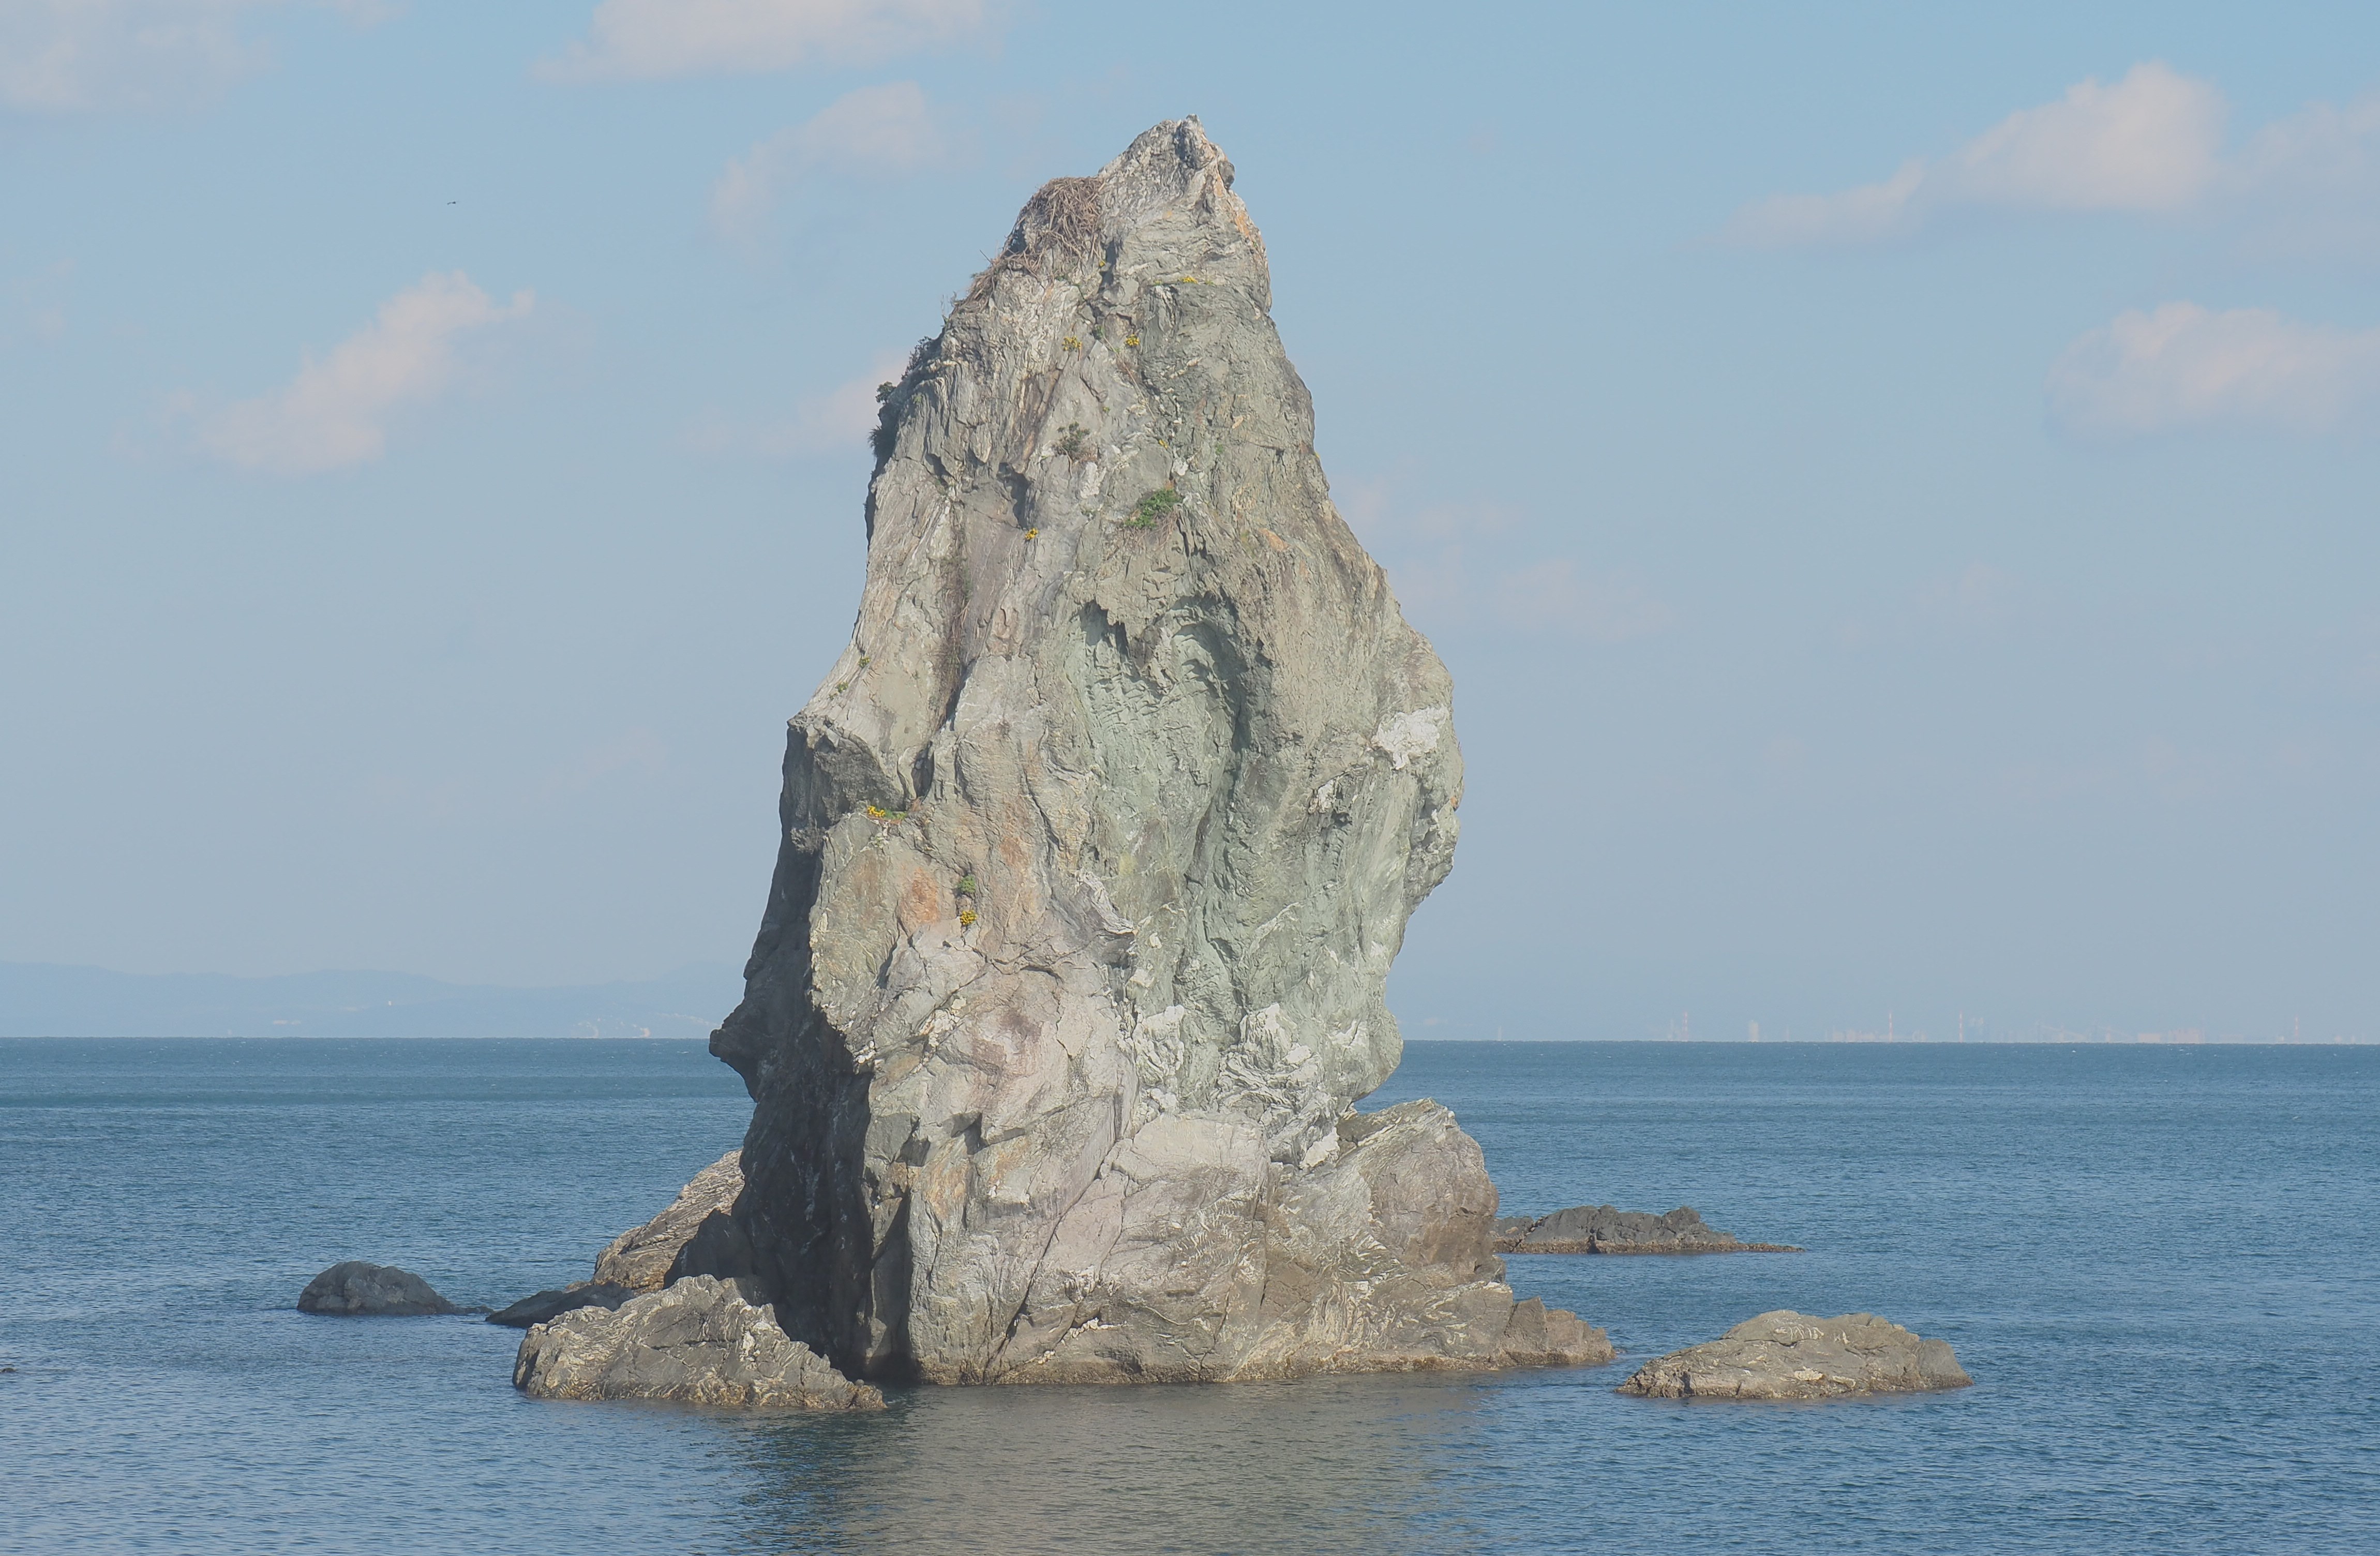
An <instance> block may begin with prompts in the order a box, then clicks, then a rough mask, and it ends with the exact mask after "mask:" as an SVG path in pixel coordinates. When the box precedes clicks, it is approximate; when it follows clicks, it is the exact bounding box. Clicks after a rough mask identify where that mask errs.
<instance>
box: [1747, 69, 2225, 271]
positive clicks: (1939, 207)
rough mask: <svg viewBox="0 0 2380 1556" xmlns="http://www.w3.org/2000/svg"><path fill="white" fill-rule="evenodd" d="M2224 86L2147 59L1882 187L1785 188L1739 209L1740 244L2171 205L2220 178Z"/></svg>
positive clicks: (1849, 237) (1910, 167)
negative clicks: (1996, 212) (1989, 211)
mask: <svg viewBox="0 0 2380 1556" xmlns="http://www.w3.org/2000/svg"><path fill="white" fill-rule="evenodd" d="M2226 112H2227V110H2226V106H2225V103H2224V101H2223V94H2222V93H2221V92H2220V91H2217V90H2216V87H2215V86H2214V84H2213V83H2211V82H2208V81H2202V80H2195V79H2192V78H2190V77H2187V76H2182V75H2179V74H2176V73H2175V72H2174V71H2173V70H2171V69H2170V68H2168V67H2166V66H2165V65H2162V64H2160V63H2157V62H2155V61H2151V62H2149V63H2146V64H2143V65H2136V66H2134V67H2132V68H2131V70H2130V71H2128V72H2127V73H2126V74H2125V76H2124V79H2122V80H2120V81H2117V82H2115V83H2114V84H2113V85H2107V84H2103V83H2102V82H2100V81H2099V80H2098V79H2096V78H2094V79H2089V80H2085V81H2082V82H2080V83H2078V84H2077V85H2075V86H2073V87H2070V88H2069V89H2068V91H2067V93H2066V95H2065V96H2064V97H2062V98H2060V99H2059V100H2058V101H2057V102H2055V103H2044V104H2042V105H2041V106H2039V107H2037V108H2026V109H2023V110H2021V111H2020V112H2018V113H2014V114H2011V115H2009V116H2008V117H2007V118H2005V119H2003V120H2001V121H2000V122H1999V123H1998V125H1996V126H1994V127H1993V128H1990V129H1989V130H1986V131H1985V133H1983V134H1982V135H1980V136H1977V137H1976V138H1975V139H1974V140H1971V141H1969V142H1967V144H1965V145H1964V146H1961V147H1960V148H1959V149H1958V150H1957V151H1956V152H1952V153H1951V154H1950V155H1949V156H1947V157H1944V158H1941V159H1939V160H1938V161H1933V162H1925V161H1911V162H1908V163H1904V164H1902V165H1901V168H1900V171H1899V172H1898V173H1896V174H1894V175H1893V176H1891V177H1890V178H1888V179H1887V180H1885V181H1884V182H1882V183H1879V184H1868V185H1864V186H1863V187H1861V188H1853V189H1846V190H1843V191H1841V192H1840V193H1838V194H1829V195H1782V196H1779V197H1777V198H1775V199H1772V200H1767V201H1761V202H1759V203H1758V204H1755V205H1752V206H1748V207H1746V208H1745V209H1744V210H1743V211H1741V212H1739V213H1737V214H1736V216H1735V218H1734V219H1733V220H1732V221H1731V222H1730V224H1729V225H1728V235H1729V236H1730V237H1732V238H1733V239H1735V240H1736V241H1738V242H1742V243H1746V244H1752V245H1755V246H1764V247H1775V246H1784V245H1791V244H1803V243H1859V242H1870V241H1874V240H1876V239H1878V238H1886V237H1900V236H1902V235H1905V234H1907V233H1910V232H1913V231H1914V230H1916V228H1917V227H1919V226H1920V225H1923V224H1924V223H1925V220H1926V219H1927V218H1928V217H1930V216H1932V215H1934V214H1935V213H1939V212H1943V211H1949V210H1956V209H1959V208H1961V207H1969V208H1972V207H1990V208H1998V209H2003V210H2030V211H2120V212H2174V211H2181V210H2185V209H2187V208H2189V207H2191V206H2192V205H2193V204H2194V203H2196V202H2197V201H2199V200H2200V199H2201V197H2202V196H2204V194H2205V193H2206V192H2207V191H2208V190H2209V189H2210V188H2213V187H2214V186H2215V184H2216V181H2217V177H2218V175H2219V174H2220V173H2221V171H2222V166H2221V164H2220V160H2219V153H2220V152H2221V149H2222V141H2223V122H2224V118H2225V115H2226Z"/></svg>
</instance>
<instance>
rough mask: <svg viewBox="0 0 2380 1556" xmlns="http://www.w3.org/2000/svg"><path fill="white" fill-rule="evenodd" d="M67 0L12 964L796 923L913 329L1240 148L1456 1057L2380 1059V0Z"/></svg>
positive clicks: (17, 154)
mask: <svg viewBox="0 0 2380 1556" xmlns="http://www.w3.org/2000/svg"><path fill="white" fill-rule="evenodd" d="M1486 15H1488V13H1481V12H1478V11H1475V10H1471V9H1462V8H1456V7H1446V6H1397V5H1366V6H1303V7H1283V6H1277V5H1274V6H1251V5H1233V4H1217V5H1207V6H1199V7H1196V8H1192V9H1184V8H1180V7H1140V8H1131V7H1122V8H1120V7H1113V6H1075V5H1069V4H1060V3H1057V0H1044V3H1041V4H1038V5H1025V4H1016V5H1002V4H999V3H996V0H678V3H668V4H665V3H663V0H602V3H601V4H597V3H595V0H572V3H568V4H564V3H560V0H552V3H527V0H524V3H517V4H513V5H508V6H502V7H495V6H464V5H460V4H443V3H434V0H414V3H409V4H370V3H362V0H356V3H349V4H344V5H343V4H334V3H320V4H303V3H273V0H0V170H5V171H4V172H0V190H5V193H6V215H5V217H0V395H5V406H6V415H5V416H0V667H5V668H4V669H0V730H5V732H6V738H5V740H0V750H5V753H6V755H5V760H0V814H5V815H6V818H7V820H6V823H5V825H0V881H4V882H5V886H0V960H17V961H61V962H79V963H93V964H99V965H104V966H115V967H121V968H126V969H129V970H139V971H167V970H173V971H218V972H241V973H271V972H289V971H299V970H306V969H310V968H317V967H327V966H370V967H388V968H396V969H402V970H406V971H411V972H419V973H426V974H431V975H433V976H437V977H442V978H448V979H463V980H485V981H495V982H508V983H540V982H576V981H594V980H600V979H612V978H641V977H646V976H650V975H651V974H654V973H657V972H659V971H662V970H664V969H666V968H669V967H671V966H676V965H678V964H681V963H685V962H688V961H696V960H708V961H735V960H740V958H741V957H742V955H743V954H744V953H745V951H746V949H747V947H748V944H749V941H750V935H751V932H752V930H753V927H754V925H755V924H756V922H757V920H758V916H759V906H760V902H761V897H762V893H763V891H764V889H765V886H766V883H767V879H768V871H769V867H770V863H771V857H772V850H773V837H774V828H773V796H774V792H775V785H776V771H777V762H778V760H779V756H780V750H781V747H782V742H783V719H784V718H785V716H786V715H788V714H789V713H791V712H792V711H794V710H795V708H797V707H798V706H799V705H800V704H801V702H802V701H803V700H804V699H806V698H807V695H808V692H809V690H810V689H811V687H812V686H813V685H814V683H815V681H816V679H817V677H818V676H819V675H820V674H821V673H822V672H823V671H824V669H825V668H826V667H827V665H828V663H830V661H831V660H832V656H833V654H834V652H835V650H836V649H837V648H838V646H839V645H840V643H841V641H842V639H843V638H844V634H845V632H846V630H847V628H848V625H849V621H850V614H851V611H852V608H853V605H854V602H855V601H856V594H857V585H858V569H859V566H860V561H861V555H860V539H861V537H860V519H859V510H860V500H861V497H862V494H863V489H864V485H865V481H866V478H867V473H868V462H867V456H866V453H865V451H864V447H863V444H862V440H861V435H860V434H861V431H862V430H863V428H864V426H865V423H866V419H867V416H868V410H869V409H870V408H872V407H869V405H868V389H869V388H870V387H871V386H872V385H873V383H875V382H876V381H877V379H878V378H880V376H882V375H883V371H884V366H883V365H884V364H885V363H887V362H888V361H891V360H892V359H895V358H897V356H898V355H899V354H900V353H901V352H903V351H904V350H905V348H906V346H908V345H909V344H910V343H911V342H913V341H915V340H916V339H917V338H918V337H919V336H921V335H925V334H930V333H932V331H933V330H934V329H935V328H936V326H937V322H938V320H939V316H940V311H941V303H942V301H943V300H944V299H946V298H949V297H951V296H952V295H953V294H954V293H956V292H958V291H960V290H961V289H963V288H964V286H965V282H966V280H967V277H968V275H969V274H970V273H971V272H972V271H973V270H974V269H975V268H976V267H977V265H978V264H979V263H980V262H981V261H982V257H983V256H984V255H985V254H986V253H987V252H988V251H989V250H990V249H992V248H993V247H994V246H995V245H996V244H997V243H998V242H999V240H1000V239H1001V238H1002V236H1003V235H1004V234H1005V232H1006V230H1007V226H1008V224H1009V222H1010V221H1011V219H1012V218H1013V216H1014V211H1015V209H1016V207H1017V205H1018V204H1019V203H1021V201H1023V199H1024V198H1025V196H1026V195H1027V194H1028V193H1030V192H1031V190H1032V189H1033V188H1035V187H1036V186H1037V185H1038V183H1039V182H1040V181H1041V180H1043V179H1045V178H1048V177H1051V176H1060V175H1064V174H1079V173H1083V172H1087V171H1089V170H1091V169H1092V168H1094V167H1096V166H1097V165H1098V164H1099V163H1101V162H1103V161H1105V160H1106V159H1107V158H1108V157H1109V156H1111V155H1112V154H1113V153H1114V152H1116V151H1118V150H1119V149H1121V148H1122V146H1123V144H1124V142H1125V141H1126V140H1129V139H1130V137H1131V136H1132V135H1133V134H1134V133H1135V132H1136V131H1138V130H1139V129H1141V128H1146V127H1147V125H1148V124H1150V123H1152V122H1155V121H1156V120H1159V119H1160V118H1165V117H1170V116H1173V115H1179V114H1183V113H1190V112H1195V113H1197V114H1199V115H1201V116H1202V117H1203V118H1204V120H1205V122H1206V124H1207V127H1208V130H1209V132H1210V133H1212V134H1213V135H1214V136H1215V138H1216V139H1217V140H1218V141H1220V143H1221V144H1222V145H1223V146H1224V147H1225V148H1227V149H1228V151H1229V152H1231V154H1232V156H1233V160H1234V162H1235V163H1236V164H1237V166H1238V168H1239V170H1240V183H1239V189H1240V192H1241V193H1242V194H1243V195H1244V196H1245V198H1246V199H1247V201H1248V202H1249V205H1250V208H1251V210H1252V211H1253V213H1254V214H1255V216H1256V218H1257V222H1258V223H1259V224H1260V225H1262V226H1263V228H1264V230H1265V234H1266V237H1267V241H1268V245H1269V250H1270V254H1271V257H1272V261H1273V265H1274V291H1275V298H1276V307H1275V312H1276V316H1277V318H1278V320H1279V322H1280V323H1281V330H1282V334H1283V335H1284V337H1285V339H1286V341H1287V342H1288V345H1289V348H1290V351H1291V353H1292V355H1293V359H1295V361H1296V362H1297V365H1298V367H1299V368H1300V370H1301V371H1303V372H1304V373H1305V377H1306V379H1307V381H1308V383H1309V384H1310V385H1311V387H1312V388H1313V390H1314V395H1315V399H1316V403H1317V407H1318V420H1319V427H1320V431H1319V434H1318V441H1319V446H1320V449H1321V453H1322V456H1323V460H1324V463H1325V465H1326V468H1328V469H1329V471H1330V476H1331V479H1332V481H1333V485H1334V491H1335V492H1336V495H1337V497H1338V500H1339V503H1340V505H1341V507H1342V511H1344V512H1345V513H1346V514H1347V515H1348V517H1350V519H1351V520H1352V521H1353V522H1354V523H1355V524H1356V526H1357V528H1358V531H1359V533H1361V534H1362V535H1363V536H1364V537H1365V539H1366V542H1367V543H1368V544H1370V545H1371V546H1372V547H1373V549H1374V551H1375V553H1377V554H1378V555H1379V556H1380V558H1381V559H1382V560H1383V562H1384V563H1386V564H1387V565H1388V566H1389V568H1390V574H1391V576H1392V577H1393V578H1394V580H1395V581H1396V584H1397V587H1398V590H1399V593H1400V595H1401V597H1402V598H1403V601H1404V602H1405V604H1406V608H1407V610H1408V614H1410V615H1411V616H1412V617H1413V619H1414V620H1415V622H1416V624H1417V625H1419V626H1422V628H1423V629H1424V630H1425V631H1427V632H1428V633H1429V634H1430V635H1431V637H1432V638H1433V640H1434V641H1436V642H1437V644H1438V645H1439V650H1440V652H1441V653H1442V654H1443V655H1444V656H1445V658H1446V659H1447V661H1448V663H1449V664H1450V665H1451V668H1452V670H1453V672H1454V675H1455V682H1456V687H1457V697H1458V700H1457V704H1456V719H1457V725H1458V730H1459V733H1460V735H1461V736H1462V739H1463V746H1464V749H1465V752H1466V755H1467V758H1468V760H1469V762H1470V773H1471V778H1470V787H1469V793H1468V796H1467V799H1466V802H1465V805H1464V809H1463V817H1464V827H1465V831H1464V838H1463V845H1462V850H1461V852H1460V855H1459V857H1458V861H1457V865H1456V869H1455V873H1454V876H1453V878H1452V879H1451V881H1449V882H1448V883H1447V884H1446V886H1444V887H1443V888H1441V890H1440V892H1439V894H1438V896H1437V897H1435V898H1433V899H1432V901H1431V903H1430V905H1429V906H1427V907H1426V908H1425V909H1424V910H1423V912H1422V914H1421V915H1420V916H1419V917H1418V918H1416V919H1415V925H1414V929H1413V931H1412V934H1411V937H1410V938H1409V940H1408V942H1407V946H1406V950H1405V954H1404V957H1403V961H1402V962H1401V963H1400V965H1399V969H1398V973H1397V975H1396V979H1395V980H1394V982H1393V983H1392V985H1391V994H1392V999H1393V1002H1394V1003H1395V1005H1396V1007H1397V1009H1398V1010H1399V1012H1400V1014H1401V1015H1403V1018H1404V1019H1405V1021H1406V1024H1407V1027H1408V1030H1409V1031H1410V1032H1412V1033H1413V1034H1414V1035H1416V1036H1453V1035H1492V1034H1493V1033H1495V1032H1497V1031H1501V1032H1503V1033H1504V1034H1505V1035H1507V1036H1510V1037H1524V1036H1545V1037H1634V1036H1645V1035H1659V1034H1662V1033H1664V1032H1667V1031H1670V1030H1671V1029H1673V1028H1674V1027H1677V1026H1679V1025H1680V1024H1682V1023H1686V1022H1690V1023H1691V1027H1692V1029H1693V1030H1694V1033H1695V1035H1697V1036H1728V1037H1732V1036H1741V1035H1743V1034H1744V1032H1745V1031H1746V1029H1747V1027H1748V1024H1749V1023H1751V1022H1754V1021H1757V1022H1759V1023H1760V1024H1761V1028H1762V1032H1763V1035H1764V1036H1767V1037H1782V1036H1784V1035H1786V1033H1787V1032H1788V1031H1789V1030H1790V1031H1791V1033H1792V1034H1793V1035H1795V1036H1815V1035H1820V1034H1822V1033H1824V1032H1827V1031H1830V1030H1837V1029H1880V1028H1882V1027H1883V1026H1884V1025H1885V1023H1886V1021H1887V1020H1888V1018H1889V1019H1890V1020H1891V1021H1892V1022H1893V1023H1894V1025H1895V1029H1896V1030H1899V1031H1904V1032H1905V1031H1910V1030H1913V1029H1915V1030H1924V1031H1926V1032H1928V1033H1930V1034H1931V1035H1934V1036H1937V1037H1939V1036H1948V1035H1949V1034H1950V1033H1951V1032H1952V1031H1953V1030H1955V1028H1956V1026H1957V1024H1958V1022H1959V1021H1960V1020H1961V1015H1962V1014H1963V1016H1964V1018H1965V1019H1966V1020H1967V1021H1968V1022H1969V1023H1970V1027H1971V1033H1972V1032H1973V1031H1974V1030H1981V1031H1985V1032H1991V1033H1998V1034H2003V1035H2033V1034H2034V1033H2035V1032H2037V1031H2039V1030H2040V1029H2042V1028H2043V1027H2045V1026H2046V1027H2062V1028H2068V1029H2076V1030H2092V1029H2099V1028H2113V1029H2116V1030H2120V1031H2126V1032H2132V1031H2170V1030H2177V1029H2185V1028H2197V1029H2202V1030H2204V1032H2206V1033H2207V1035H2208V1036H2210V1037H2219V1036H2232V1035H2237V1036H2243V1037H2257V1038H2265V1037H2271V1036H2273V1035H2276V1034H2277V1033H2281V1032H2285V1031H2289V1030H2291V1029H2292V1028H2293V1026H2294V1029H2296V1030H2299V1031H2301V1032H2302V1033H2303V1034H2304V1035H2305V1036H2307V1037H2309V1038H2312V1037H2315V1036H2323V1037H2328V1036H2332V1035H2338V1034H2345V1035H2349V1036H2353V1037H2360V1038H2366V1039H2373V1038H2380V974H2375V971H2374V967H2375V965H2380V958H2375V957H2374V955H2373V954H2372V953H2371V950H2370V947H2371V946H2372V944H2373V942H2374V931H2375V930H2380V921H2376V920H2380V910H2375V906H2374V877H2375V867H2376V866H2380V806H2375V805H2374V796H2375V793H2380V732H2375V718H2380V534H2375V517H2380V516H2375V511H2374V510H2375V504H2380V498H2375V495H2374V494H2375V492H2380V479H2375V478H2380V460H2375V457H2374V454H2375V443H2374V432H2375V431H2380V297H2375V293H2374V281H2375V279H2380V95H2374V93H2375V91H2380V15H2375V14H2374V13H2371V12H2369V11H2368V10H2365V9H2362V8H2358V7H2350V6H2287V5H2271V6H2262V7H2257V8H2255V9H2254V10H2253V11H2250V10H2247V9H2244V8H2241V7H2238V6H2221V7H2218V6H2174V5H2158V6H2147V5H2141V6H2123V5H2109V6H2095V7H2090V8H2089V10H2088V12H2087V14H2080V8H2078V7H2073V6H2028V5H2008V4H2000V5H1993V6H1929V7H1922V8H1920V7H1906V6H1832V7H1827V6H1806V7H1794V8H1791V12H1790V13H1789V12H1788V11H1787V10H1786V8H1783V7H1775V8H1764V9H1754V8H1750V7H1731V6H1691V5H1681V6H1660V7H1649V6H1584V5H1569V6H1505V7H1500V8H1498V9H1497V10H1495V11H1494V12H1493V13H1492V20H1489V19H1483V16H1486Z"/></svg>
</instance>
